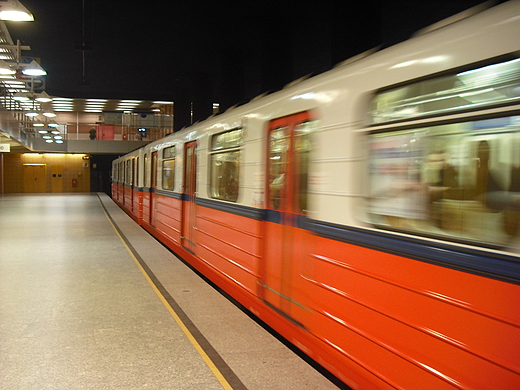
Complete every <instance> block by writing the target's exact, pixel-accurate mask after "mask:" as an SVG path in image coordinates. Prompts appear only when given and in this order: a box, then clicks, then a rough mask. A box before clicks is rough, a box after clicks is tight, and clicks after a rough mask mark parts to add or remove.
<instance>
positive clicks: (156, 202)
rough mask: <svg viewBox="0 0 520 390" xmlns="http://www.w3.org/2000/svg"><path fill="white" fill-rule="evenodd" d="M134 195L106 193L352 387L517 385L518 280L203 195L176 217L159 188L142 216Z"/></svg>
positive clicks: (178, 206) (175, 206) (179, 204)
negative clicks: (338, 236)
mask: <svg viewBox="0 0 520 390" xmlns="http://www.w3.org/2000/svg"><path fill="white" fill-rule="evenodd" d="M116 193H117V191H116ZM132 197H133V200H130V198H129V196H126V197H124V199H125V200H124V205H123V204H122V201H121V200H122V198H120V199H115V200H116V201H117V202H118V203H119V204H120V205H122V206H123V207H124V208H125V210H126V211H127V212H128V213H130V214H132V215H133V216H134V218H136V220H138V221H139V222H140V223H141V224H142V225H143V227H145V228H146V229H147V230H148V231H150V232H151V233H152V234H154V235H155V236H156V237H157V238H159V239H160V240H162V241H163V242H164V243H165V244H166V245H168V246H169V247H170V248H171V249H172V250H173V251H174V252H176V253H178V254H179V255H180V256H181V257H182V258H183V259H185V260H186V261H188V262H189V263H190V264H191V265H192V266H193V267H195V268H196V269H197V270H198V271H200V272H201V273H202V274H204V275H205V276H206V277H208V278H209V279H211V280H212V281H213V282H214V283H216V284H217V285H218V286H219V287H220V288H222V289H223V290H224V291H226V292H227V293H228V294H230V295H231V296H232V297H233V298H234V299H236V300H237V301H238V302H240V303H241V304H242V305H243V306H245V307H246V308H247V309H248V310H250V311H251V312H252V313H253V314H255V315H256V316H258V317H259V318H260V319H262V320H263V321H264V322H266V323H267V324H268V325H270V326H271V327H273V328H274V329H275V330H276V331H278V332H279V333H280V334H281V335H282V336H284V337H285V338H286V339H287V340H289V341H290V342H291V343H293V344H294V345H295V346H297V347H298V348H300V349H301V350H303V351H304V352H305V353H306V354H308V355H309V356H310V357H311V358H313V359H314V360H315V361H317V362H318V363H319V364H321V365H323V366H324V367H325V368H326V369H328V370H329V371H331V372H332V373H333V374H335V375H336V376H338V377H339V378H340V379H341V380H343V381H344V382H345V383H346V384H347V385H349V386H351V387H352V388H361V389H369V388H374V389H376V388H377V389H381V388H383V389H384V388H388V389H391V388H400V389H419V388H420V389H436V390H437V389H456V388H483V389H487V388H489V389H494V390H496V389H513V388H520V375H519V373H520V354H519V353H518V351H520V310H518V307H520V287H519V286H517V285H514V284H510V283H506V282H502V281H498V280H493V279H489V278H485V277H482V276H478V275H473V274H470V273H465V272H462V271H457V270H452V269H448V268H445V267H441V266H437V265H433V264H429V263H427V262H422V261H417V260H412V259H408V258H405V257H402V256H397V255H394V254H389V253H384V252H381V251H376V250H373V249H368V248H363V247H361V246H356V245H352V244H348V243H346V242H341V241H338V240H334V239H330V238H325V237H321V236H318V235H316V234H313V233H311V232H310V231H308V230H305V229H301V228H298V227H293V226H282V225H280V224H277V223H273V222H267V221H264V220H261V219H255V218H249V217H243V216H238V215H235V214H232V213H228V212H225V211H219V210H215V209H212V208H209V207H204V206H202V205H195V211H194V213H192V215H194V217H193V218H194V219H193V220H191V221H183V218H182V215H183V212H182V210H183V201H181V200H180V199H174V198H169V197H165V196H161V195H158V194H153V199H151V200H150V195H149V194H146V193H145V195H144V196H143V197H142V199H143V201H142V202H141V203H143V205H144V207H143V210H144V212H143V213H142V217H141V218H139V207H138V208H137V209H138V210H135V209H136V207H135V204H136V203H135V199H136V198H137V199H140V194H135V193H134V194H133V195H132ZM150 202H152V203H151V204H152V207H150ZM138 203H139V202H138ZM129 205H132V207H129ZM150 210H152V213H151V214H150ZM183 224H184V225H183ZM188 225H189V226H188ZM189 229H191V230H190V231H189V234H190V236H189V237H190V245H191V244H194V246H190V247H189V248H188V247H187V245H184V243H187V241H185V240H186V238H185V235H187V234H188V230H189ZM264 238H265V239H264Z"/></svg>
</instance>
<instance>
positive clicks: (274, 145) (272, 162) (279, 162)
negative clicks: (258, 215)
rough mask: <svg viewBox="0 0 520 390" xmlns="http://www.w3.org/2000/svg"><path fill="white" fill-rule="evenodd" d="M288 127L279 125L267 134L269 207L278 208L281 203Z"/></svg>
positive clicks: (285, 167)
mask: <svg viewBox="0 0 520 390" xmlns="http://www.w3.org/2000/svg"><path fill="white" fill-rule="evenodd" d="M288 130H289V129H288V128H287V127H279V128H277V129H275V130H273V131H271V133H270V134H269V161H268V164H269V207H270V208H273V209H275V210H279V209H280V208H281V206H282V204H281V203H283V197H284V195H285V194H284V192H285V191H284V185H285V175H286V173H287V152H288V150H289V141H290V140H289V131H288Z"/></svg>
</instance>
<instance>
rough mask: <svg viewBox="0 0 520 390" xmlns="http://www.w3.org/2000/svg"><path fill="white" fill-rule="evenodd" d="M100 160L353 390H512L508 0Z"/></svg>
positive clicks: (517, 297)
mask: <svg viewBox="0 0 520 390" xmlns="http://www.w3.org/2000/svg"><path fill="white" fill-rule="evenodd" d="M437 27H438V28H436V29H432V30H431V31H428V32H423V33H422V34H420V35H418V36H416V37H413V38H412V39H410V40H408V41H406V42H403V43H401V44H399V45H396V46H393V47H391V48H388V49H385V50H382V51H379V52H375V53H372V54H369V55H366V56H364V57H363V56H362V58H357V59H355V60H352V61H347V62H345V63H343V64H340V65H339V66H338V67H336V68H334V69H333V70H330V71H329V72H326V73H324V74H321V75H319V76H316V77H313V78H310V79H308V80H303V81H300V82H298V83H293V85H290V86H287V87H286V88H284V89H283V90H281V91H279V92H277V93H274V94H271V95H268V96H264V97H261V98H259V99H255V100H253V101H251V102H250V103H248V104H246V105H243V106H240V107H237V108H234V109H231V110H228V111H227V112H226V113H224V114H221V115H217V116H214V117H210V118H208V119H207V120H205V121H203V122H201V123H197V124H195V125H193V126H191V127H189V128H186V129H183V130H182V131H179V132H177V133H174V134H172V135H169V136H167V137H165V138H163V139H161V140H158V141H155V142H153V143H150V144H149V145H147V146H146V147H144V148H142V149H140V150H137V151H135V152H133V153H130V154H128V155H126V156H123V157H120V158H119V159H117V160H115V161H114V168H113V179H114V182H113V198H114V200H115V201H116V202H117V203H118V204H119V205H120V206H121V207H123V208H124V209H125V210H126V211H127V212H128V213H129V214H130V215H132V217H133V218H134V219H135V220H136V221H137V222H138V223H139V224H141V225H142V226H143V227H144V228H146V229H147V230H148V231H149V232H150V233H152V234H153V235H154V236H156V237H157V238H158V239H160V240H161V241H162V242H164V243H165V244H166V245H167V246H168V247H170V248H171V249H172V250H173V251H174V252H176V253H178V254H179V255H180V256H181V257H182V258H183V259H185V260H186V261H187V262H189V263H190V264H192V265H193V266H194V267H195V268H196V269H198V270H199V271H200V272H202V273H203V274H204V275H206V276H207V277H208V278H210V279H211V280H212V281H213V282H215V283H216V284H217V285H218V286H219V287H221V288H222V289H224V290H225V291H226V292H227V293H229V294H230V295H231V296H232V297H233V298H235V299H236V300H237V301H238V302H240V303H241V304H242V305H244V306H245V307H246V308H248V309H249V310H250V311H251V312H252V313H254V314H255V315H256V316H258V317H259V318H260V319H262V320H263V321H265V322H266V323H267V324H269V325H270V326H272V327H273V328H274V329H275V330H277V331H278V332H279V333H281V334H282V335H283V336H284V337H285V338H287V339H288V340H289V341H290V342H291V343H293V344H294V345H295V346H297V347H298V348H300V349H301V350H302V351H304V352H305V353H307V354H308V355H309V356H311V357H312V358H313V359H314V360H315V361H317V362H318V363H320V364H321V365H323V366H324V367H325V368H327V369H328V370H330V371H331V372H332V373H334V374H335V375H337V376H338V377H339V378H340V379H341V380H342V381H344V382H345V383H346V384H347V385H349V386H351V387H352V388H354V389H357V388H359V389H376V388H377V389H435V390H439V389H492V390H498V389H518V388H520V285H519V284H520V258H519V252H520V174H519V169H520V40H519V39H518V37H519V36H520V2H519V1H511V2H508V3H504V4H501V5H498V6H495V7H492V8H490V9H488V10H486V11H484V12H480V13H477V14H474V15H472V16H470V17H467V18H464V19H462V20H459V21H456V22H453V23H448V24H446V25H444V26H437Z"/></svg>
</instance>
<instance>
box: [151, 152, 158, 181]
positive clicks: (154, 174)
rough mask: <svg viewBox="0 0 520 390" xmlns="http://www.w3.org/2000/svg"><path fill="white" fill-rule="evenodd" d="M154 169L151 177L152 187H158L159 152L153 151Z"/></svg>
mask: <svg viewBox="0 0 520 390" xmlns="http://www.w3.org/2000/svg"><path fill="white" fill-rule="evenodd" d="M151 169H152V171H151V177H150V179H151V180H150V187H151V188H157V152H154V153H152V168H151Z"/></svg>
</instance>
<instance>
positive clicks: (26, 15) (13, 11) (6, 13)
mask: <svg viewBox="0 0 520 390" xmlns="http://www.w3.org/2000/svg"><path fill="white" fill-rule="evenodd" d="M0 20H10V21H16V22H33V21H34V16H33V14H32V13H30V12H29V10H28V9H27V8H25V7H24V6H23V5H22V3H20V2H19V1H18V0H0Z"/></svg>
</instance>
